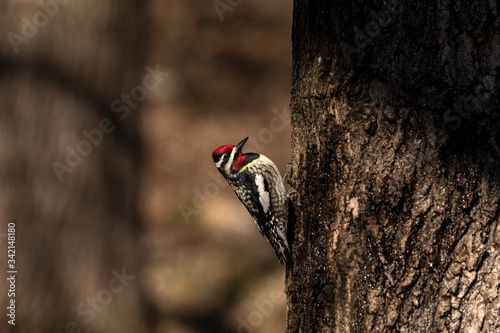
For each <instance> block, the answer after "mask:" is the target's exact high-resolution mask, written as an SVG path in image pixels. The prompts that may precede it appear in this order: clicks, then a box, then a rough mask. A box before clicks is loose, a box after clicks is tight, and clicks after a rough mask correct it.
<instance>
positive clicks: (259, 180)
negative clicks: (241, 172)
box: [255, 175, 271, 214]
mask: <svg viewBox="0 0 500 333" xmlns="http://www.w3.org/2000/svg"><path fill="white" fill-rule="evenodd" d="M255 183H256V184H257V191H258V193H259V201H260V204H261V206H262V208H263V209H264V213H265V214H267V213H268V212H269V205H270V204H271V200H270V198H269V192H268V191H266V186H265V185H264V177H262V176H261V175H257V176H255Z"/></svg>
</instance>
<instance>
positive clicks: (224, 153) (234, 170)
mask: <svg viewBox="0 0 500 333" xmlns="http://www.w3.org/2000/svg"><path fill="white" fill-rule="evenodd" d="M247 140H248V137H246V138H244V139H243V140H241V141H240V143H238V144H237V145H236V146H235V145H224V146H220V147H219V148H217V149H215V150H214V152H213V153H212V158H213V160H214V163H215V166H216V167H217V169H218V170H219V171H220V173H221V174H222V175H223V176H224V177H226V178H227V177H233V176H235V175H237V174H238V173H239V172H240V171H241V170H242V169H243V168H244V167H245V165H247V164H248V163H250V162H252V161H253V160H255V159H256V158H258V157H259V155H258V154H253V153H248V154H243V153H242V152H241V150H242V149H243V146H244V145H245V143H246V142H247Z"/></svg>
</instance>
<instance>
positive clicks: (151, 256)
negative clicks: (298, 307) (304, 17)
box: [0, 0, 291, 333]
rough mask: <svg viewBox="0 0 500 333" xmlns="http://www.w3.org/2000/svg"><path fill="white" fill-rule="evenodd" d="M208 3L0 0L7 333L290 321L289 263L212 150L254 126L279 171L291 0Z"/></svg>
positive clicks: (214, 328) (262, 327)
mask: <svg viewBox="0 0 500 333" xmlns="http://www.w3.org/2000/svg"><path fill="white" fill-rule="evenodd" d="M214 3H215V2H209V1H207V2H204V3H202V4H200V3H199V2H195V1H183V2H173V1H111V0H109V1H86V2H84V3H83V2H81V1H71V0H65V1H63V0H59V1H57V0H46V1H30V0H26V1H15V0H12V1H9V0H7V1H3V2H2V3H1V4H0V13H1V14H0V15H1V17H2V19H1V20H0V22H2V23H1V24H0V32H1V35H2V36H4V43H2V48H1V50H0V67H1V69H2V70H1V72H0V105H1V106H2V112H1V116H0V117H1V122H0V142H1V144H0V156H1V157H2V163H1V165H0V173H1V177H2V178H1V179H2V184H3V185H2V187H1V188H0V191H1V192H0V193H1V198H2V200H1V201H0V205H1V206H0V207H1V208H0V212H1V215H0V216H1V219H0V221H1V222H0V225H1V228H2V229H1V230H0V265H1V267H2V270H3V271H6V270H4V267H6V260H7V252H6V240H7V239H6V233H7V224H8V223H9V222H12V221H15V223H16V225H17V241H16V249H17V253H16V266H17V267H16V268H17V270H18V274H17V286H16V304H17V312H16V314H17V316H16V326H15V327H13V326H11V325H8V324H7V322H6V320H2V321H1V322H0V330H1V331H2V332H11V331H16V332H79V330H81V332H148V331H149V332H169V333H171V332H177V333H184V332H224V331H226V332H237V331H238V332H243V331H245V330H247V331H249V330H252V331H253V332H268V331H283V330H284V321H285V319H284V312H285V303H284V294H283V288H284V284H283V279H284V272H283V268H282V267H280V266H279V264H278V262H277V261H276V258H275V257H274V253H273V251H272V249H271V247H269V246H268V244H267V243H266V241H265V240H264V239H263V238H262V237H261V236H260V234H259V233H258V231H257V229H256V228H255V226H254V225H253V222H252V221H251V218H250V217H249V215H248V213H247V212H246V211H245V209H244V208H243V207H242V206H241V205H240V203H239V201H238V200H237V199H236V197H235V196H234V194H233V193H232V191H231V190H230V189H229V188H227V187H222V186H221V185H219V184H221V183H219V181H220V180H221V179H218V178H217V177H220V175H217V174H216V170H215V167H214V166H213V163H212V161H211V152H212V150H213V149H214V148H216V147H218V146H219V145H221V144H226V143H236V142H238V141H239V140H241V139H242V138H243V137H245V136H247V135H250V136H251V139H250V141H249V147H252V145H253V147H254V150H258V151H259V152H262V153H264V154H266V155H268V156H270V157H272V158H273V160H275V161H276V162H277V164H278V165H279V167H280V169H281V170H282V171H284V166H285V165H286V163H287V162H288V161H289V156H290V149H289V145H290V143H289V142H290V139H289V137H290V130H289V126H288V115H287V114H288V111H287V105H288V103H289V89H290V73H291V57H290V54H291V45H290V27H291V4H290V3H289V2H286V1H281V0H280V1H276V2H272V3H267V2H265V1H256V2H255V1H254V2H251V3H250V2H240V3H238V4H237V5H236V2H232V3H233V5H232V6H231V10H228V11H225V12H224V13H223V16H222V17H221V15H220V12H219V13H218V11H217V10H216V8H215V7H214ZM167 73H168V74H167ZM214 186H215V187H214ZM207 191H208V192H207ZM210 191H212V192H210ZM200 193H201V194H200ZM180 204H182V205H180ZM183 205H184V207H186V206H187V207H190V208H191V212H193V214H191V215H189V217H186V215H183V214H182V209H180V208H182V207H183ZM1 281H2V282H0V286H1V291H2V292H1V293H0V302H1V304H2V307H3V308H4V309H5V307H4V305H5V306H6V304H7V302H8V297H7V293H6V290H7V289H6V287H7V286H8V285H7V282H6V279H1ZM3 318H5V316H3Z"/></svg>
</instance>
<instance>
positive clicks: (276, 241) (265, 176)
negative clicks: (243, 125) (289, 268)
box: [212, 137, 291, 264]
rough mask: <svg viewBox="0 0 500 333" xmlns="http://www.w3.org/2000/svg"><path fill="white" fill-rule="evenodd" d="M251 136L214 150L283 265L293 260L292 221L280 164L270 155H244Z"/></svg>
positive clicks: (217, 160)
mask: <svg viewBox="0 0 500 333" xmlns="http://www.w3.org/2000/svg"><path fill="white" fill-rule="evenodd" d="M247 140H248V137H247V138H245V139H243V140H242V141H241V142H240V143H238V144H237V145H236V146H234V145H224V146H220V147H219V148H217V149H215V150H214V152H213V153H212V158H213V160H214V163H215V166H216V167H217V169H218V170H219V172H220V173H221V174H222V176H224V178H225V179H226V180H227V182H228V183H229V185H231V187H232V189H233V190H234V193H236V196H237V197H238V199H240V201H241V202H242V203H243V205H244V206H245V207H246V208H247V210H248V212H249V213H250V215H251V216H252V218H253V220H254V222H255V224H256V225H257V228H258V229H259V231H260V233H261V234H262V236H264V237H265V238H266V239H267V241H268V242H269V243H270V244H271V245H272V247H273V248H274V251H275V252H276V255H277V256H278V259H279V261H280V263H281V264H285V263H290V262H291V256H290V248H289V247H288V241H287V238H286V235H287V233H286V229H287V222H288V209H287V195H286V192H285V185H284V184H283V181H282V179H281V175H280V172H279V170H278V168H277V167H276V165H275V164H274V163H273V162H272V161H271V160H270V159H269V158H267V157H266V156H264V155H261V154H255V153H246V154H243V153H242V152H241V150H242V149H243V146H244V145H245V143H246V142H247Z"/></svg>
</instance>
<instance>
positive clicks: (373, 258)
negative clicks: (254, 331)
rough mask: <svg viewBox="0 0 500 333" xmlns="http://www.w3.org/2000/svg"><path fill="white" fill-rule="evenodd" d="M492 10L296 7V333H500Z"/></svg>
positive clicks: (441, 3)
mask: <svg viewBox="0 0 500 333" xmlns="http://www.w3.org/2000/svg"><path fill="white" fill-rule="evenodd" d="M499 6H500V5H499V3H498V2H497V1H487V0H471V1H447V0H437V1H402V0H401V1H398V0H388V1H376V0H370V1H361V0H350V1H344V0H342V1H340V0H336V1H294V22H293V32H292V34H293V35H292V42H293V78H292V99H291V117H292V131H293V132H292V161H293V169H292V170H293V173H292V178H291V185H292V187H294V188H295V189H296V190H297V195H294V196H293V197H292V198H293V204H294V207H295V212H296V215H297V219H296V222H295V223H294V224H293V225H292V226H291V228H290V229H291V230H290V231H291V237H292V238H293V244H292V247H293V257H294V265H293V266H292V267H291V268H290V269H289V272H288V278H287V293H288V303H289V311H288V328H287V332H342V333H344V332H408V333H409V332H412V333H413V332H500V297H499V291H500V224H499V212H500V208H499V198H500V182H499V177H500V149H499V145H500V136H499V133H498V129H499V97H500V94H499V85H500V84H499V81H500V78H499V77H498V75H499V73H498V71H499V70H500V68H499V66H500V30H499V28H500V17H499V11H500V7H499Z"/></svg>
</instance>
